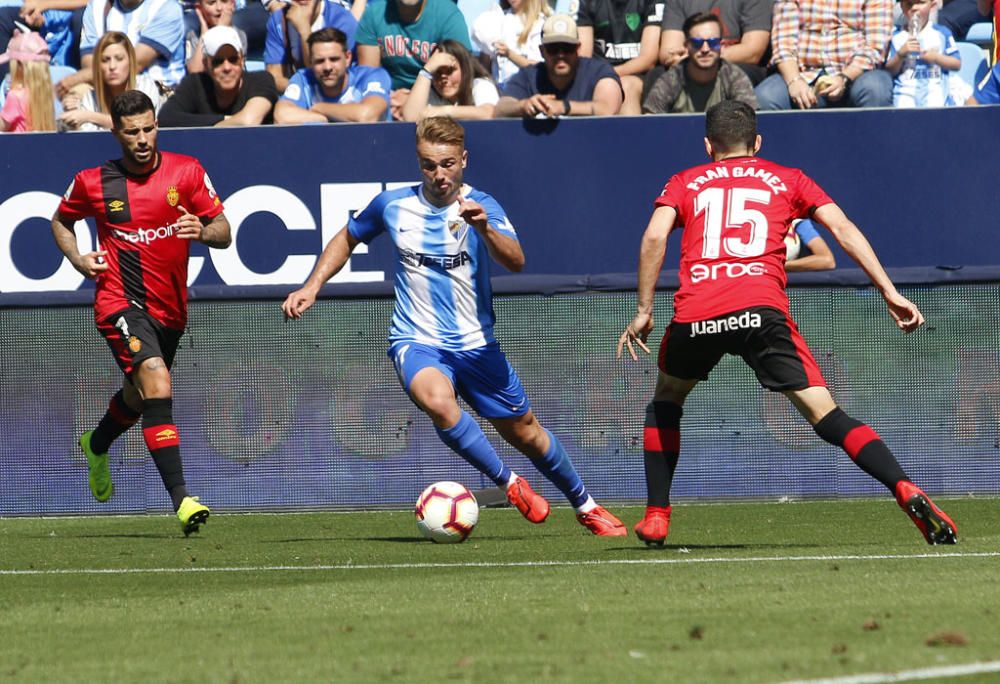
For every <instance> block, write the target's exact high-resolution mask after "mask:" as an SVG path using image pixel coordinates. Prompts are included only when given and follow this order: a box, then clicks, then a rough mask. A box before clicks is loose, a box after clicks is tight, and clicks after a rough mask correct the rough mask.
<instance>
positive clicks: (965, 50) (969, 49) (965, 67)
mask: <svg viewBox="0 0 1000 684" xmlns="http://www.w3.org/2000/svg"><path fill="white" fill-rule="evenodd" d="M956 45H957V46H958V51H959V53H960V54H961V56H962V68H961V69H959V71H958V75H959V77H960V78H961V79H962V80H963V81H965V82H966V83H968V84H969V85H971V86H972V87H973V88H975V87H976V84H977V83H979V80H980V79H981V78H982V77H983V76H985V75H986V69H987V68H988V67H987V64H986V55H984V54H983V49H982V48H981V47H979V46H978V45H973V44H972V43H964V42H959V43H956Z"/></svg>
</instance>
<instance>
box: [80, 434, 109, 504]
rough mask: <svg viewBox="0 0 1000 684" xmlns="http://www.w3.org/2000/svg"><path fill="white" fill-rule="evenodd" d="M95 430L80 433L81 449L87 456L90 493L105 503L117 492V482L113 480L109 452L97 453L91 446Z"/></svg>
mask: <svg viewBox="0 0 1000 684" xmlns="http://www.w3.org/2000/svg"><path fill="white" fill-rule="evenodd" d="M93 434H94V431H93V430H90V431H88V432H84V433H83V434H82V435H80V449H81V450H82V451H83V455H84V456H85V457H86V458H87V480H88V481H89V483H90V493H91V494H93V495H94V498H95V499H97V500H98V501H100V502H101V503H104V502H105V501H107V500H108V499H110V498H111V495H112V494H114V492H115V484H114V482H112V481H111V469H110V468H109V467H108V455H107V454H95V453H94V452H93V450H92V449H91V448H90V438H91V437H92V436H93Z"/></svg>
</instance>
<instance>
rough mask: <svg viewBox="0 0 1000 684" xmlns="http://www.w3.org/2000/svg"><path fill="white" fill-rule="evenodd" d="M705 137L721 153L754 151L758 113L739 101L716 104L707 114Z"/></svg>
mask: <svg viewBox="0 0 1000 684" xmlns="http://www.w3.org/2000/svg"><path fill="white" fill-rule="evenodd" d="M705 137H706V138H708V140H709V142H711V143H712V147H713V148H714V149H716V150H719V151H721V152H730V151H734V150H740V149H742V148H746V149H748V150H753V148H754V144H755V143H756V141H757V112H755V111H754V110H753V107H751V106H750V105H748V104H747V103H746V102H739V101H738V100H723V101H722V102H719V103H718V104H714V105H712V106H711V107H709V108H708V111H707V112H705Z"/></svg>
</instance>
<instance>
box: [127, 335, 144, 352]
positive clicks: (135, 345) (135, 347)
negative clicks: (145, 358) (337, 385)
mask: <svg viewBox="0 0 1000 684" xmlns="http://www.w3.org/2000/svg"><path fill="white" fill-rule="evenodd" d="M128 350H129V351H130V352H132V353H133V354H138V353H139V352H141V351H142V340H140V339H139V338H138V337H136V336H135V335H132V336H130V337H129V338H128Z"/></svg>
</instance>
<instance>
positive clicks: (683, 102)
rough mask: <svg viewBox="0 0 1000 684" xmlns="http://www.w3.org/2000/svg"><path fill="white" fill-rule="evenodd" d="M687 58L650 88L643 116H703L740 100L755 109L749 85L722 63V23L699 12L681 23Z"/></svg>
mask: <svg viewBox="0 0 1000 684" xmlns="http://www.w3.org/2000/svg"><path fill="white" fill-rule="evenodd" d="M684 35H685V36H687V38H686V40H685V41H684V42H685V45H686V46H687V54H688V56H687V58H686V59H684V60H682V61H680V62H678V63H677V64H675V65H673V66H672V67H670V69H669V70H667V71H666V73H664V74H663V75H662V76H660V77H659V78H658V79H657V80H656V83H654V84H653V86H652V88H650V91H649V95H648V96H647V97H646V101H645V102H644V103H643V106H642V111H643V112H644V113H646V114H668V113H675V112H688V113H690V112H703V111H705V110H706V109H708V108H709V107H711V106H712V105H714V104H715V103H717V102H722V101H723V100H740V101H741V102H746V103H747V104H748V105H750V106H751V107H753V108H754V109H756V108H757V98H756V97H754V94H753V84H752V83H750V79H749V77H747V75H746V74H745V73H744V72H743V70H742V69H740V68H739V67H738V66H736V65H735V64H730V63H729V62H727V61H725V60H724V59H722V57H721V56H720V55H721V52H722V22H721V21H720V20H719V17H717V16H716V15H714V14H710V13H708V12H702V13H701V14H695V15H693V16H690V17H688V18H687V21H685V22H684Z"/></svg>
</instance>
